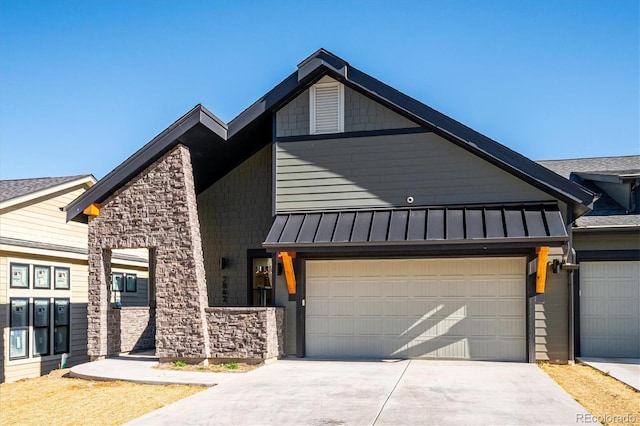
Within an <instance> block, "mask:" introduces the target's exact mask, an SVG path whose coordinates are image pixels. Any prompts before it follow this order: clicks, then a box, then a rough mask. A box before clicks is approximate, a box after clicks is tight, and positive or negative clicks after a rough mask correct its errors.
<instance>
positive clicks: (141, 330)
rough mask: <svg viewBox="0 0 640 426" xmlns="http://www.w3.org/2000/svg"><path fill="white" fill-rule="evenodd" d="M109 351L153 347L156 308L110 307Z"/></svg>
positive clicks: (128, 350)
mask: <svg viewBox="0 0 640 426" xmlns="http://www.w3.org/2000/svg"><path fill="white" fill-rule="evenodd" d="M108 323H109V330H108V333H109V338H108V345H109V353H110V354H117V353H121V352H131V351H139V350H142V349H153V348H154V347H155V343H156V342H155V336H156V310H155V309H154V308H150V307H123V308H122V309H110V310H109V313H108Z"/></svg>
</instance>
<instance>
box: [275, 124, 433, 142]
mask: <svg viewBox="0 0 640 426" xmlns="http://www.w3.org/2000/svg"><path fill="white" fill-rule="evenodd" d="M416 133H432V131H431V130H429V129H426V128H424V127H403V128H398V129H381V130H361V131H357V132H342V133H320V134H312V135H300V136H280V137H276V139H275V140H276V141H277V142H300V141H314V140H327V139H345V138H360V137H372V136H392V135H410V134H416Z"/></svg>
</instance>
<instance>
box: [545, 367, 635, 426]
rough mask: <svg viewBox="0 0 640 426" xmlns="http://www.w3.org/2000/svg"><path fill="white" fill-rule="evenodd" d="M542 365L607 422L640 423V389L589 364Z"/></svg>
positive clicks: (614, 423)
mask: <svg viewBox="0 0 640 426" xmlns="http://www.w3.org/2000/svg"><path fill="white" fill-rule="evenodd" d="M538 365H539V366H540V368H542V370H544V372H545V373H547V374H548V375H549V376H551V378H552V379H553V380H555V381H556V382H557V383H558V384H559V385H560V386H562V388H563V389H564V390H565V391H566V392H567V393H568V394H569V395H571V396H572V397H573V399H575V400H576V401H578V402H579V403H580V404H581V405H582V406H583V407H584V408H586V409H587V410H588V411H589V412H590V413H591V414H593V415H594V416H596V417H597V418H598V419H599V420H601V421H603V423H604V424H605V425H624V426H630V425H640V392H637V391H636V390H634V389H633V388H631V387H629V386H627V385H625V384H623V383H621V382H619V381H618V380H616V379H614V378H613V377H610V376H608V375H606V374H603V373H601V372H600V371H598V370H596V369H594V368H591V367H589V366H588V365H583V364H576V365H552V364H548V363H540V364H538ZM618 416H619V417H618ZM616 418H618V419H619V420H622V422H616V421H615V420H616ZM634 419H635V420H634ZM608 420H614V421H608Z"/></svg>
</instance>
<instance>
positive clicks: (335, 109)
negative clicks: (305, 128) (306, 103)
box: [310, 82, 344, 134]
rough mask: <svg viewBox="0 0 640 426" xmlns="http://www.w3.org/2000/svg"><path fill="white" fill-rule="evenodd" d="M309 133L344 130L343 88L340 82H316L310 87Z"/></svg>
mask: <svg viewBox="0 0 640 426" xmlns="http://www.w3.org/2000/svg"><path fill="white" fill-rule="evenodd" d="M310 101H311V108H310V109H311V133H312V134H318V133H338V132H343V131H344V124H343V123H344V119H343V117H344V107H343V105H344V90H343V86H342V84H340V83H337V82H336V83H318V84H316V85H315V86H313V87H311V96H310Z"/></svg>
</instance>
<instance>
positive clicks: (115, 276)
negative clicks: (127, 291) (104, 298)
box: [111, 272, 124, 292]
mask: <svg viewBox="0 0 640 426" xmlns="http://www.w3.org/2000/svg"><path fill="white" fill-rule="evenodd" d="M111 285H112V290H113V291H120V292H122V291H124V274H123V273H122V272H114V273H112V274H111Z"/></svg>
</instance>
